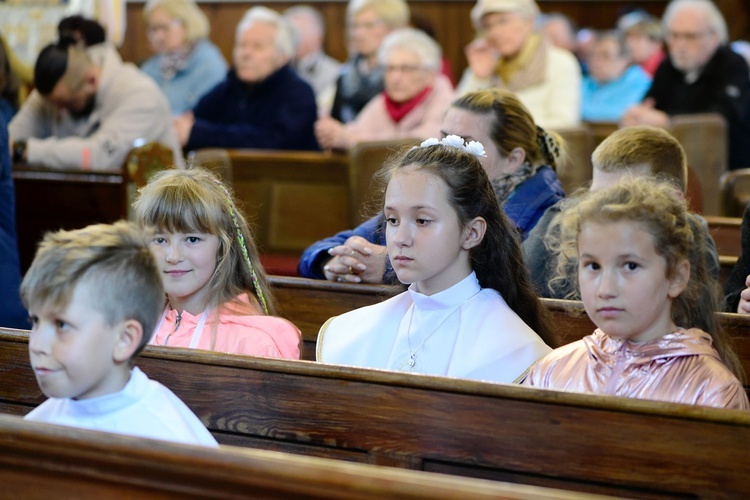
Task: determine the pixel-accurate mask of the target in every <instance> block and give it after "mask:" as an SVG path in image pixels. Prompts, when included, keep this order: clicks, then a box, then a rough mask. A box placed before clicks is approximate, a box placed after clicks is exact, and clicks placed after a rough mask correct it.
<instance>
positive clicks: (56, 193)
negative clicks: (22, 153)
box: [13, 164, 127, 273]
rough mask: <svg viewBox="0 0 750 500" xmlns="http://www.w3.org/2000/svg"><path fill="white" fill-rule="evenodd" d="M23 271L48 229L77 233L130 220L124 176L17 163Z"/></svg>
mask: <svg viewBox="0 0 750 500" xmlns="http://www.w3.org/2000/svg"><path fill="white" fill-rule="evenodd" d="M13 182H14V183H15V190H16V193H15V194H16V220H17V221H18V223H17V224H16V226H17V228H18V252H19V255H20V258H21V272H22V273H24V272H26V269H28V268H29V266H30V265H31V261H32V260H33V258H34V253H35V252H36V245H37V243H38V242H39V240H40V239H41V238H42V236H43V235H44V233H46V232H47V231H55V230H58V229H76V228H81V227H84V226H88V225H89V224H94V223H98V222H108V223H109V222H115V221H117V220H119V219H121V218H124V217H126V216H127V207H126V182H125V180H124V178H123V175H122V174H116V173H111V172H109V173H108V172H94V171H90V172H82V171H80V170H79V171H60V170H46V169H41V168H35V167H30V166H28V165H22V164H14V165H13Z"/></svg>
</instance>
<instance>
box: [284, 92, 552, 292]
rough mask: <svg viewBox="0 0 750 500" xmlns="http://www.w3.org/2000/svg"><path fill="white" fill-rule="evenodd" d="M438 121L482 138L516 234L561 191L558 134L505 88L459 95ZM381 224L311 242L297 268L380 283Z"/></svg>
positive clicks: (485, 160)
mask: <svg viewBox="0 0 750 500" xmlns="http://www.w3.org/2000/svg"><path fill="white" fill-rule="evenodd" d="M440 128H441V132H442V134H443V135H458V136H461V137H463V138H465V139H466V140H467V141H469V140H470V141H479V142H481V143H482V144H483V145H484V149H485V155H486V156H484V157H482V158H481V159H480V161H481V162H482V166H483V167H484V169H485V170H486V171H487V175H488V177H489V178H490V182H491V183H492V187H493V188H494V190H495V195H496V196H497V199H498V201H499V202H500V206H501V207H502V208H503V211H504V212H505V214H506V215H507V216H508V217H509V218H510V220H511V221H512V222H513V223H514V224H515V226H516V228H517V229H518V231H519V233H520V235H521V238H523V237H525V235H526V234H528V232H529V231H531V229H532V228H533V227H534V226H535V225H536V223H537V222H538V221H539V219H540V218H541V216H542V214H543V213H544V211H545V210H547V208H549V207H550V206H552V205H553V204H555V203H557V202H558V201H559V200H560V199H562V197H563V196H564V193H563V190H562V186H561V185H560V181H559V180H558V178H557V174H556V173H555V166H556V165H557V164H559V163H560V161H561V156H562V154H561V146H560V143H559V140H558V139H557V138H556V137H555V136H553V135H551V134H549V133H548V132H546V131H545V130H544V129H542V128H540V127H537V125H536V124H535V123H534V119H533V118H532V116H531V114H530V113H529V111H528V110H527V109H526V107H525V106H524V105H523V104H522V103H521V102H520V101H519V99H518V98H517V97H516V96H514V95H513V93H512V92H509V91H507V90H500V89H488V90H480V91H476V92H470V93H468V94H465V95H462V96H461V97H459V98H458V99H456V100H455V101H453V103H452V104H451V107H450V108H448V111H447V112H446V113H445V116H444V118H443V122H442V125H441V127H440ZM382 224H383V217H382V214H379V215H377V216H375V217H373V218H372V219H370V220H368V221H366V222H364V223H363V224H361V225H360V226H358V227H357V228H355V229H353V230H346V231H342V232H340V233H338V234H336V235H335V236H332V237H330V238H326V239H324V240H321V241H318V242H316V243H313V244H312V245H311V246H310V247H308V248H307V249H306V250H305V252H304V253H303V254H302V257H301V258H300V263H299V266H298V269H297V271H298V273H299V274H300V276H304V277H307V278H317V279H324V278H325V279H328V280H331V281H348V282H353V283H380V282H382V281H383V280H384V275H385V272H386V268H387V261H386V251H385V246H384V245H385V238H384V235H383V232H382ZM386 279H387V278H386Z"/></svg>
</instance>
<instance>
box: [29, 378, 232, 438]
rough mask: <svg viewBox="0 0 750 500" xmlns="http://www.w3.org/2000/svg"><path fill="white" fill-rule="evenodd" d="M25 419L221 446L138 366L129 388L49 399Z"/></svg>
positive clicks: (186, 410)
mask: <svg viewBox="0 0 750 500" xmlns="http://www.w3.org/2000/svg"><path fill="white" fill-rule="evenodd" d="M24 418H25V420H31V421H34V422H46V423H49V424H57V425H67V426H70V427H80V428H83V429H91V430H95V431H103V432H114V433H116V434H127V435H130V436H138V437H145V438H151V439H161V440H162V441H175V442H177V443H186V444H197V445H203V446H211V447H218V444H217V442H216V440H215V439H214V437H213V436H212V435H211V433H210V432H208V429H206V427H205V426H204V425H203V424H202V423H201V421H200V420H199V419H198V417H196V416H195V414H194V413H193V412H192V411H191V410H190V408H188V407H187V405H185V403H183V402H182V400H180V398H178V397H177V396H175V395H174V393H173V392H172V391H170V390H169V389H167V388H166V387H164V386H163V385H161V384H160V383H159V382H157V381H155V380H150V379H149V378H148V377H147V376H146V374H145V373H143V372H142V371H141V370H139V369H138V367H134V368H133V370H132V371H131V373H130V380H129V381H128V383H127V384H126V385H125V387H124V388H123V389H122V390H121V391H119V392H116V393H114V394H107V395H105V396H100V397H96V398H90V399H81V400H78V401H76V400H73V399H71V398H49V399H48V400H47V401H45V402H44V403H42V404H41V405H39V406H38V407H36V408H35V409H34V410H32V411H31V412H30V413H29V414H28V415H26V417H24Z"/></svg>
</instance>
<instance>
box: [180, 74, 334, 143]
mask: <svg viewBox="0 0 750 500" xmlns="http://www.w3.org/2000/svg"><path fill="white" fill-rule="evenodd" d="M193 113H194V115H195V124H194V125H193V130H192V131H191V132H190V139H189V141H188V144H187V146H186V148H187V149H200V148H212V147H214V148H256V149H287V150H318V149H319V147H318V142H317V141H316V140H315V132H314V130H313V125H314V124H315V120H316V119H317V115H318V113H317V107H316V104H315V95H314V94H313V91H312V88H311V87H310V85H308V84H307V83H306V82H305V81H304V80H302V79H301V78H300V77H299V76H297V73H295V72H294V70H293V69H291V68H290V66H289V65H288V64H287V65H286V66H283V67H282V68H280V69H279V70H277V71H276V72H275V73H272V74H271V75H270V76H269V77H268V78H266V79H265V80H263V81H262V82H260V83H257V84H254V85H249V84H246V83H244V82H241V81H240V80H239V79H238V78H237V75H236V73H235V72H234V70H233V69H232V70H229V72H228V74H227V77H226V79H225V80H224V81H223V82H221V83H220V84H218V85H217V86H216V87H214V88H213V90H211V91H210V92H209V93H208V94H206V95H205V96H203V98H202V99H201V100H200V101H199V102H198V105H197V106H196V107H195V109H194V110H193Z"/></svg>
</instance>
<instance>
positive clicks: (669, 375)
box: [523, 329, 750, 410]
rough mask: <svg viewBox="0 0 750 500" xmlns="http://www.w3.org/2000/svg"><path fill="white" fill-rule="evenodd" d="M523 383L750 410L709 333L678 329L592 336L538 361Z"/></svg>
mask: <svg viewBox="0 0 750 500" xmlns="http://www.w3.org/2000/svg"><path fill="white" fill-rule="evenodd" d="M523 384H524V385H529V386H534V387H541V388H547V389H556V390H561V391H571V392H587V393H595V394H606V395H610V396H621V397H628V398H637V399H651V400H657V401H667V402H673V403H684V404H692V405H701V406H713V407H717V408H734V409H741V410H747V409H750V403H748V398H747V394H746V393H745V390H744V388H743V386H742V384H741V383H740V381H739V380H737V378H736V377H735V376H734V375H733V374H732V373H731V372H730V371H729V369H728V368H727V367H726V366H724V364H723V363H722V361H721V359H720V357H719V354H718V353H717V352H716V349H714V347H713V342H712V339H711V336H710V335H708V334H707V333H705V332H704V331H702V330H699V329H690V330H678V331H676V332H674V333H670V334H667V335H664V336H663V337H660V338H659V339H657V340H654V341H651V342H643V343H636V342H630V341H627V340H622V339H616V338H612V337H608V336H607V334H605V333H604V332H602V331H601V330H599V329H597V330H596V331H595V332H594V333H593V334H592V335H588V336H587V337H584V338H583V339H581V340H579V341H577V342H573V343H571V344H568V345H565V346H563V347H560V348H558V349H555V350H554V351H553V352H551V353H550V354H548V355H547V356H545V357H544V358H542V359H540V360H539V361H537V362H536V363H535V364H534V365H533V366H532V367H531V370H530V371H529V374H528V376H527V377H526V379H525V380H524V381H523Z"/></svg>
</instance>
